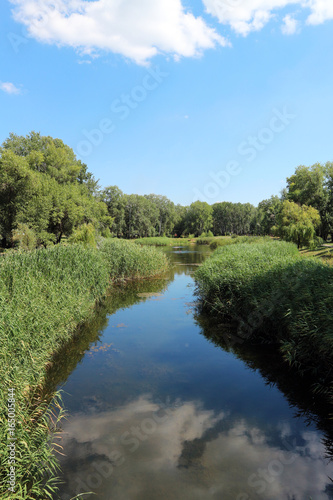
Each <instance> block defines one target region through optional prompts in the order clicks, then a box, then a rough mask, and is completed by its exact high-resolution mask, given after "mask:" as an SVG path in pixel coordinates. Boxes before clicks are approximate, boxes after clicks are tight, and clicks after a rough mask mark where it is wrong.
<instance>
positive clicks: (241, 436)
mask: <svg viewBox="0 0 333 500" xmlns="http://www.w3.org/2000/svg"><path fill="white" fill-rule="evenodd" d="M90 410H91V413H89V414H84V413H78V414H73V415H72V416H71V418H70V419H69V420H68V421H67V422H66V423H65V425H64V438H63V441H62V445H63V447H64V456H63V457H62V458H61V460H62V465H63V470H64V474H65V481H66V483H67V485H68V487H66V489H67V488H68V489H70V491H67V492H66V496H65V495H64V496H61V497H60V498H64V499H66V500H67V499H68V500H69V499H70V498H72V497H73V496H74V495H77V494H79V493H83V492H86V491H94V492H95V493H96V496H97V498H99V499H100V500H110V498H119V499H120V498H122V499H123V498H145V499H147V500H150V499H156V498H168V499H169V498H172V499H175V500H180V499H181V500H193V499H196V500H207V498H209V499H211V500H220V499H221V498H228V499H229V498H232V499H235V500H236V499H237V500H249V499H250V498H251V499H252V498H262V499H270V500H281V499H282V498H283V499H287V498H293V499H295V500H302V499H304V498H310V497H312V498H315V499H316V500H329V498H330V495H329V483H330V481H329V478H328V476H331V475H332V474H333V468H332V467H333V464H327V467H326V469H325V463H324V461H323V456H324V454H325V448H324V446H323V443H322V442H321V439H320V435H319V434H318V433H317V432H316V431H308V432H303V433H302V434H301V435H294V434H293V433H292V432H291V430H290V429H289V428H288V426H286V425H285V423H283V422H282V423H281V425H280V426H278V428H277V434H276V435H275V437H274V443H272V442H271V441H272V440H271V437H269V436H268V435H267V434H266V432H265V429H261V428H259V427H257V426H255V425H253V424H250V423H248V422H246V421H245V420H239V419H238V418H237V419H234V418H233V417H232V415H231V414H229V413H227V412H221V413H219V414H215V413H214V412H213V411H212V410H207V409H204V408H203V407H202V406H201V404H200V403H199V402H195V401H187V402H181V401H178V402H177V404H175V405H173V406H170V405H169V406H163V407H162V408H161V407H160V406H159V404H156V403H154V402H153V401H152V399H151V397H150V396H149V395H142V396H140V397H139V398H138V399H137V400H135V401H132V402H129V403H128V404H126V405H124V406H120V407H118V408H115V409H114V410H109V409H106V410H105V411H101V412H94V411H92V408H90Z"/></svg>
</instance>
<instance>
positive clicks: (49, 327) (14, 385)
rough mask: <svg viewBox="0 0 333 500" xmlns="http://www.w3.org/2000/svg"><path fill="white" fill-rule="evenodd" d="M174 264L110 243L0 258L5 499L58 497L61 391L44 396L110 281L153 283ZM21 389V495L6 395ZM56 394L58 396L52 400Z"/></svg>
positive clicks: (0, 435) (1, 479) (0, 458)
mask: <svg viewBox="0 0 333 500" xmlns="http://www.w3.org/2000/svg"><path fill="white" fill-rule="evenodd" d="M167 265H168V261H167V259H166V257H165V256H164V254H163V253H162V252H159V251H158V250H156V249H154V248H141V247H138V246H136V245H134V244H133V243H131V242H127V241H121V242H120V241H116V240H105V241H104V242H103V243H102V247H101V249H100V250H96V249H93V248H85V247H84V246H82V245H72V246H55V247H53V248H50V249H41V250H35V251H33V252H10V253H9V254H6V255H2V256H1V257H0V353H1V368H2V372H1V373H2V384H1V390H0V402H1V404H0V424H1V425H0V441H1V445H0V446H1V453H0V483H1V485H0V497H1V498H2V499H8V500H9V499H10V500H14V499H15V500H21V499H43V500H44V499H46V498H52V495H54V492H55V491H56V482H57V480H56V474H57V470H58V462H57V459H56V456H55V451H56V450H57V449H60V448H59V444H57V438H58V435H57V432H56V430H57V426H58V422H59V419H60V418H61V416H62V410H61V404H60V402H59V393H57V394H55V395H54V394H53V395H50V396H49V397H47V398H46V397H44V396H43V384H44V382H45V379H46V376H47V370H48V367H49V366H50V363H51V362H52V358H53V356H54V354H55V353H56V352H57V351H59V350H60V349H61V348H62V347H63V346H64V345H65V344H66V342H68V341H70V339H71V338H72V337H73V333H74V332H75V330H76V328H77V326H78V325H80V323H82V322H84V321H85V320H86V319H87V317H89V315H90V314H91V313H92V312H93V309H94V305H95V303H96V301H97V300H98V299H100V298H102V296H103V295H104V294H105V292H106V290H107V289H108V287H109V285H110V283H111V281H112V280H115V279H118V278H121V279H140V278H149V277H152V276H154V275H157V274H160V273H162V272H163V271H165V270H166V268H167ZM8 389H14V391H15V399H16V402H15V411H16V427H15V437H16V439H17V440H16V441H15V445H16V457H15V460H16V464H15V468H16V471H15V472H16V491H15V493H11V492H10V491H8V489H7V479H8V472H9V465H8V449H7V443H8V437H9V429H8V425H7V422H8V411H7V391H8ZM52 396H53V397H52Z"/></svg>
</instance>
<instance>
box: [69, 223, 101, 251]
mask: <svg viewBox="0 0 333 500" xmlns="http://www.w3.org/2000/svg"><path fill="white" fill-rule="evenodd" d="M68 241H69V243H79V244H81V245H84V246H85V247H91V248H96V229H95V228H94V226H93V225H92V224H83V225H82V226H80V227H78V228H77V229H75V230H74V232H73V234H72V235H71V236H70V237H69V238H68Z"/></svg>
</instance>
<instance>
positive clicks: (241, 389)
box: [50, 246, 333, 500]
mask: <svg viewBox="0 0 333 500" xmlns="http://www.w3.org/2000/svg"><path fill="white" fill-rule="evenodd" d="M165 251H167V253H168V255H169V256H170V259H171V260H172V262H173V267H172V270H170V272H169V273H168V274H167V275H166V276H165V277H163V279H157V280H153V281H150V282H141V283H136V284H135V283H131V284H127V285H125V286H118V287H116V288H115V290H114V291H113V292H112V295H111V296H110V297H108V298H107V299H106V300H105V302H104V303H103V304H101V305H100V306H99V308H97V310H96V314H95V316H94V318H92V320H91V321H90V322H89V323H88V324H87V325H85V326H84V327H83V328H82V329H81V331H80V333H79V335H78V336H77V337H76V339H75V340H73V342H71V343H70V345H68V346H66V348H65V349H64V350H63V351H62V352H61V353H59V355H58V356H57V359H56V360H55V363H54V367H53V369H52V370H51V372H50V383H51V384H52V383H54V384H56V385H57V386H58V388H59V387H60V388H61V389H62V391H63V402H64V405H65V408H66V410H67V412H68V417H67V419H66V420H65V421H63V422H62V430H63V435H62V441H61V445H62V446H63V451H62V453H63V454H64V456H61V457H60V461H61V465H62V469H63V476H62V481H63V484H62V485H61V487H60V493H59V494H58V495H57V497H56V498H59V499H61V500H70V499H71V498H73V497H74V496H75V495H77V494H79V493H84V492H91V493H94V495H91V494H89V495H85V496H84V497H83V498H88V499H93V498H97V499H98V500H171V499H172V500H207V499H212V500H222V499H223V500H252V499H260V500H284V499H285V500H310V499H311V498H312V499H313V500H328V499H332V498H333V483H332V481H331V480H330V477H331V478H333V464H332V461H330V457H331V460H332V441H331V438H332V434H331V433H330V422H329V420H327V419H326V418H325V410H322V409H321V408H320V407H318V404H317V403H316V402H315V401H313V398H311V397H310V396H309V394H308V391H307V390H306V388H305V387H302V383H301V382H299V381H297V380H295V379H294V377H293V376H292V374H290V373H289V372H288V371H286V369H285V368H283V367H281V364H279V363H278V362H276V360H274V356H273V354H272V355H270V354H269V353H268V351H267V350H266V351H264V352H260V351H258V350H254V351H253V352H249V350H244V349H243V352H242V346H239V349H238V348H236V347H237V346H235V348H234V349H229V350H228V349H227V348H223V345H221V344H220V343H219V342H216V340H215V341H214V339H216V335H215V334H216V332H215V333H214V332H213V327H211V326H210V325H209V324H208V325H207V321H205V320H203V321H201V319H200V318H198V315H197V314H196V313H195V308H194V306H195V304H194V303H195V300H196V298H195V296H194V281H193V273H194V272H195V270H196V269H197V266H198V265H199V264H200V263H201V262H202V261H203V260H204V259H205V258H206V256H207V255H209V250H208V248H206V247H196V246H192V247H188V248H169V249H167V250H165ZM271 356H272V357H271Z"/></svg>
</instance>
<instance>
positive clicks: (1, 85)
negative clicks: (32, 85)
mask: <svg viewBox="0 0 333 500" xmlns="http://www.w3.org/2000/svg"><path fill="white" fill-rule="evenodd" d="M0 89H1V90H3V92H6V93H7V94H20V93H21V89H19V88H18V87H16V86H15V85H14V84H13V83H11V82H0Z"/></svg>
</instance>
